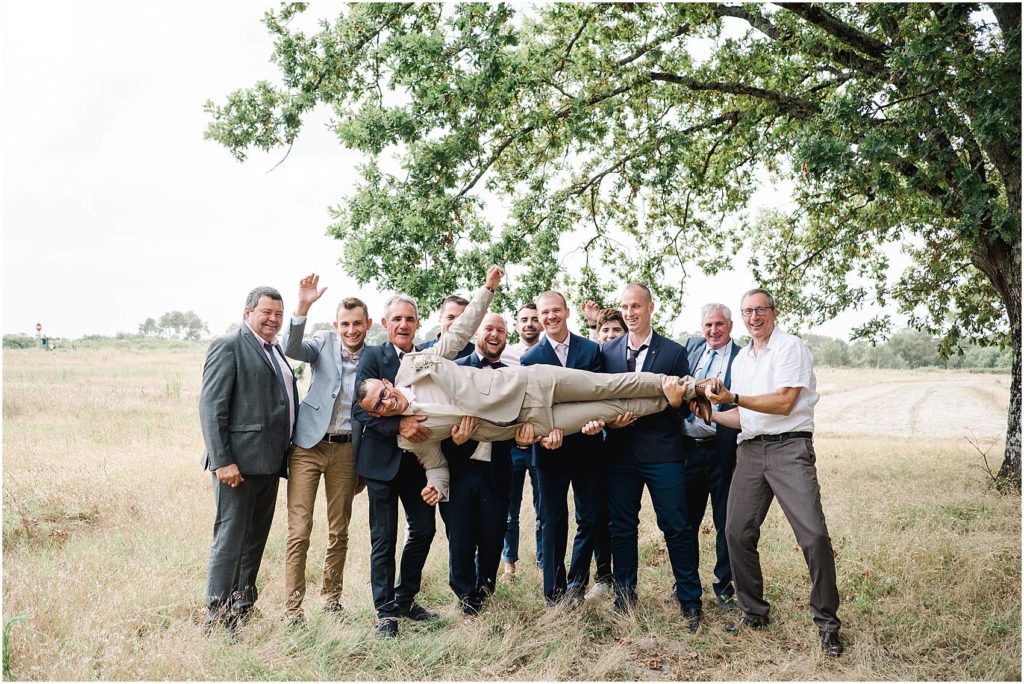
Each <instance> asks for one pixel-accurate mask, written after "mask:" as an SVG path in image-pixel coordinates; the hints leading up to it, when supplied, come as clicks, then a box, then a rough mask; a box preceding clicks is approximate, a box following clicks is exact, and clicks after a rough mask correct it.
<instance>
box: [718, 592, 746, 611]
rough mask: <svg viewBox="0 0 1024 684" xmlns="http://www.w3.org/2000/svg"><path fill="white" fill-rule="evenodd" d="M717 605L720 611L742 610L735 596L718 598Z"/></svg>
mask: <svg viewBox="0 0 1024 684" xmlns="http://www.w3.org/2000/svg"><path fill="white" fill-rule="evenodd" d="M715 605H716V606H718V609H719V610H739V609H740V606H739V604H738V603H737V602H736V597H735V596H734V595H731V594H730V595H728V596H716V597H715Z"/></svg>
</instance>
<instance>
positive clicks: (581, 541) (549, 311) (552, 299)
mask: <svg viewBox="0 0 1024 684" xmlns="http://www.w3.org/2000/svg"><path fill="white" fill-rule="evenodd" d="M536 301H537V313H538V315H539V317H540V323H541V325H542V326H543V328H544V338H543V340H541V342H540V343H539V344H537V345H535V346H533V347H531V348H530V349H529V350H527V351H526V353H524V354H523V357H522V359H521V363H522V365H524V366H534V365H548V366H561V367H563V368H575V369H577V370H585V371H590V372H592V373H600V372H601V371H603V370H604V365H603V363H602V362H601V348H600V347H599V346H598V345H597V343H596V342H592V341H590V340H588V339H587V338H585V337H581V336H579V335H576V334H574V333H572V332H570V331H569V325H568V320H569V316H570V315H571V310H570V309H569V306H568V304H567V303H566V301H565V297H564V296H563V295H562V294H561V293H560V292H543V293H541V294H539V295H537V300H536ZM600 446H601V437H600V436H597V435H595V436H588V435H584V434H576V435H570V436H568V437H565V440H564V443H563V444H562V445H561V447H559V448H557V449H553V450H547V449H544V450H541V449H537V448H536V447H535V448H534V450H533V458H534V462H535V463H536V464H537V473H538V476H539V477H538V479H539V480H540V482H539V484H540V505H541V512H542V514H543V516H544V526H543V528H542V530H541V541H542V544H543V548H544V555H543V558H544V562H543V571H544V598H545V599H546V600H547V602H548V605H554V604H556V603H557V602H559V601H561V600H563V598H564V599H565V600H567V601H569V602H573V603H577V602H579V601H581V600H582V599H583V596H584V594H585V593H586V590H587V583H588V581H589V579H590V561H591V558H593V555H594V548H595V546H596V545H597V540H598V532H599V524H600V522H601V519H602V518H603V516H602V515H601V511H602V506H601V494H602V492H603V478H604V472H603V471H602V469H601V468H599V467H598V464H597V463H596V462H595V460H594V453H595V451H597V450H599V449H600ZM570 488H571V489H572V495H573V500H574V502H575V505H576V536H575V539H574V541H573V546H572V557H571V559H570V562H569V571H568V573H567V572H566V569H565V551H566V546H567V545H568V538H569V507H568V503H567V497H568V494H569V489H570Z"/></svg>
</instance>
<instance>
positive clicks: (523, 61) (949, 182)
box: [207, 3, 1021, 490]
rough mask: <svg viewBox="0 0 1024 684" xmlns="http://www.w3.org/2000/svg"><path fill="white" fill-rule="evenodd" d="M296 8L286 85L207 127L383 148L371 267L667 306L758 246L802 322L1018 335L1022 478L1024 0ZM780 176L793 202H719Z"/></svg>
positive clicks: (358, 211)
mask: <svg viewBox="0 0 1024 684" xmlns="http://www.w3.org/2000/svg"><path fill="white" fill-rule="evenodd" d="M305 9H306V8H305V6H304V5H301V4H292V5H285V6H283V7H282V9H281V10H280V11H277V12H269V13H267V15H266V17H265V23H266V25H267V27H268V29H269V30H270V31H271V33H272V34H273V36H274V38H275V48H274V53H273V57H272V59H273V60H274V61H275V62H276V64H277V65H278V66H279V67H280V70H281V82H280V83H279V84H276V85H275V84H270V83H267V82H260V83H257V84H255V85H254V86H253V87H251V88H246V89H241V90H238V91H236V92H234V93H231V94H230V95H228V96H227V99H226V101H225V102H223V103H222V104H219V105H217V104H213V103H209V104H208V109H209V111H210V113H211V116H212V121H211V123H210V126H209V129H208V131H207V135H208V137H210V138H212V139H214V140H216V141H218V142H220V143H221V144H223V145H225V146H226V147H227V148H228V149H230V150H231V152H232V153H233V154H234V155H235V156H236V157H238V158H239V159H240V160H241V159H244V158H245V155H246V151H247V150H249V149H250V148H258V149H263V150H270V149H273V148H278V147H287V146H288V145H290V144H291V143H292V142H293V141H294V140H295V138H296V136H297V135H298V134H299V132H300V129H301V126H302V122H303V118H304V116H305V115H306V114H307V113H308V112H310V110H312V109H313V108H315V107H317V106H321V105H326V106H328V107H330V108H331V109H332V110H333V126H334V130H335V132H336V133H337V136H338V138H339V140H340V142H341V144H343V145H345V146H347V147H349V148H353V149H356V150H360V151H362V152H363V153H365V154H366V159H367V162H366V163H365V165H364V166H363V167H362V168H361V174H362V177H361V179H360V182H359V183H358V185H356V186H355V187H354V188H353V189H351V191H350V192H348V194H347V196H346V197H345V199H344V201H343V203H342V205H341V206H340V207H339V208H338V209H337V210H336V212H335V216H334V222H333V224H332V225H331V227H330V231H331V232H332V233H333V234H334V235H335V236H337V238H338V239H339V240H341V241H342V243H343V247H344V255H345V257H344V259H343V262H342V263H343V264H344V266H345V268H346V270H347V271H348V272H349V273H350V274H352V275H353V276H355V277H356V278H357V279H359V280H360V282H367V281H374V282H376V283H377V284H378V285H380V286H381V287H386V288H394V289H398V290H403V291H406V292H409V293H411V294H414V295H417V296H421V297H427V298H428V299H430V300H436V299H439V297H440V295H442V294H444V293H446V292H449V291H452V290H454V289H456V288H457V287H459V286H461V285H464V284H465V283H467V282H475V281H476V280H477V279H478V278H479V276H480V274H481V273H482V271H483V269H484V268H485V267H486V265H487V264H488V263H490V262H491V261H493V260H500V261H502V262H505V263H507V264H513V265H514V264H519V265H521V268H522V269H523V271H524V273H523V278H521V282H523V283H524V285H523V286H521V287H520V288H519V289H517V290H513V292H512V293H511V297H519V296H525V295H527V294H531V293H532V292H535V291H536V290H537V289H540V288H544V287H547V286H549V285H550V284H552V283H554V282H556V281H558V280H559V279H561V284H562V285H569V286H570V287H572V286H575V287H577V288H578V289H579V290H580V291H583V292H588V293H593V292H598V291H600V290H601V289H602V287H603V286H606V285H608V284H610V283H612V282H621V281H622V280H624V279H636V278H638V279H643V280H645V281H647V282H651V283H655V284H656V290H657V291H658V294H659V296H661V297H663V298H667V299H669V300H673V299H675V300H677V298H678V296H679V295H680V292H681V287H682V286H683V285H684V284H685V273H686V269H687V268H690V269H692V268H699V269H703V270H706V271H709V272H714V271H717V270H720V269H722V268H723V267H726V266H727V265H728V264H729V262H730V258H731V257H732V256H733V255H735V253H736V250H737V249H738V247H739V246H740V245H743V244H745V245H747V246H749V248H750V252H751V253H752V254H753V258H752V260H751V267H752V268H753V270H754V273H755V275H756V276H757V277H758V278H760V280H761V282H762V283H763V284H764V285H766V286H769V287H772V288H774V290H775V291H776V292H777V293H778V299H779V300H780V301H781V302H783V303H784V307H785V309H786V311H787V312H789V313H792V314H795V315H796V316H797V317H798V318H799V319H800V320H802V321H804V322H806V323H810V324H813V323H817V322H822V321H825V320H828V319H829V318H831V317H833V316H834V315H836V314H837V313H838V312H840V311H842V310H844V309H847V308H850V307H859V306H862V305H864V304H866V303H868V302H870V301H875V302H878V303H880V304H888V305H895V306H896V307H898V309H899V310H900V311H901V312H903V313H904V314H906V315H907V316H908V317H909V319H910V321H911V323H912V324H913V325H914V326H916V327H919V328H921V329H924V330H927V331H929V332H933V333H938V334H940V335H942V340H943V342H942V351H943V352H944V353H953V352H955V351H956V350H957V349H958V347H959V344H960V343H961V341H965V340H968V339H972V340H980V341H982V342H986V343H991V344H1004V345H1007V344H1008V345H1012V348H1013V369H1012V373H1013V377H1012V387H1011V400H1010V406H1009V414H1008V431H1007V444H1006V456H1005V461H1004V464H1003V467H1002V470H1001V473H1000V475H1001V477H1002V481H1003V482H1004V483H1005V484H1009V485H1011V486H1014V487H1016V488H1017V489H1018V490H1019V488H1020V408H1021V403H1020V399H1021V327H1020V316H1021V299H1020V297H1021V261H1020V256H1021V253H1020V237H1021V232H1020V231H1021V225H1020V199H1021V197H1020V170H1021V156H1020V152H1021V148H1020V101H1021V89H1020V85H1021V72H1020V68H1021V57H1020V5H1017V4H991V5H978V4H929V5H925V4H894V3H886V4H856V5H851V4H838V5H837V4H785V5H778V6H773V5H759V4H742V5H741V4H639V3H636V4H635V3H618V4H565V5H538V6H535V7H529V8H525V7H522V6H515V7H513V6H508V5H482V4H462V5H454V6H453V5H435V4H366V5H363V4H358V5H352V6H350V7H348V8H347V9H346V10H345V11H344V12H343V13H342V14H341V16H339V17H337V18H333V19H331V20H323V21H322V22H321V23H320V28H319V30H317V31H315V32H304V31H300V30H298V29H296V28H294V27H292V26H291V25H292V24H294V23H295V22H294V19H295V17H296V15H297V14H298V13H301V12H303V11H305ZM766 177H770V178H772V179H777V180H781V181H785V182H787V183H791V184H792V187H793V195H794V198H795V202H794V203H793V204H792V208H791V210H789V211H774V212H766V213H764V214H762V215H760V216H758V217H757V218H756V220H750V221H746V220H730V217H733V216H736V215H737V212H740V211H741V210H743V209H744V208H745V207H746V206H747V203H748V201H749V200H750V198H751V195H752V194H753V192H754V191H755V190H757V188H758V187H759V186H760V185H761V184H763V182H764V180H765V178H766ZM340 190H341V189H340ZM344 190H346V191H347V190H348V189H344ZM496 206H500V207H501V211H495V207H496ZM495 217H499V218H495ZM569 246H574V247H575V248H577V249H579V250H581V254H582V257H581V263H582V268H580V269H577V270H576V271H574V272H573V273H572V274H570V275H566V274H562V273H560V272H559V271H560V266H559V264H560V261H559V257H560V255H561V256H564V253H565V252H566V250H567V249H568V248H569ZM899 252H902V254H903V255H904V256H902V257H900V258H901V263H909V266H908V267H906V268H905V269H903V270H902V272H901V273H897V274H895V275H892V274H891V271H892V268H891V266H892V264H891V263H890V260H891V259H892V256H893V254H896V253H899ZM531 288H532V292H531ZM506 301H508V300H506ZM888 324H889V321H888V320H887V319H885V318H879V319H877V320H873V321H871V322H870V323H869V324H867V325H866V326H864V328H863V329H861V330H860V331H859V333H860V334H863V335H871V334H884V333H885V332H886V331H887V327H888ZM950 410H952V411H955V410H956V407H955V401H954V400H951V402H950Z"/></svg>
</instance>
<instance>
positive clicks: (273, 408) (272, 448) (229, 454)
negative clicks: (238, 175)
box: [199, 287, 296, 633]
mask: <svg viewBox="0 0 1024 684" xmlns="http://www.w3.org/2000/svg"><path fill="white" fill-rule="evenodd" d="M283 320H284V302H283V301H282V299H281V295H280V293H278V291H277V290H275V289H273V288H270V287H258V288H256V289H254V290H253V291H252V292H250V293H249V296H248V297H247V298H246V300H245V323H244V325H242V326H241V327H239V329H238V330H237V331H235V332H233V333H229V334H227V335H224V336H223V337H219V338H217V339H216V340H214V341H213V342H212V343H210V347H209V350H208V351H207V353H206V363H205V364H204V366H203V384H202V389H201V391H200V394H199V419H200V422H201V424H202V428H203V440H204V442H205V443H206V451H205V452H204V454H203V468H204V469H208V470H210V471H212V474H213V500H214V505H215V506H216V511H217V513H216V518H215V520H214V524H213V543H212V545H211V547H210V566H209V571H208V575H207V582H206V610H207V613H206V622H205V628H206V630H207V631H208V632H209V631H211V630H212V629H213V628H214V627H215V626H216V625H218V624H219V625H223V626H224V627H226V628H227V629H228V630H229V631H230V632H232V633H234V632H235V630H236V629H237V628H238V626H239V625H240V624H241V623H242V622H244V621H245V619H246V618H247V617H248V616H249V614H250V613H251V611H252V607H253V604H254V603H255V602H256V598H257V591H256V574H257V573H258V572H259V569H260V561H262V559H263V549H264V547H265V546H266V544H267V535H268V534H269V533H270V524H271V523H272V522H273V519H274V506H275V504H276V502H277V487H278V480H279V478H281V477H284V476H285V474H286V467H287V464H286V460H285V456H286V454H287V451H288V445H289V443H290V441H291V435H292V428H293V426H294V425H295V417H296V387H295V378H294V376H293V375H292V370H291V368H290V367H289V366H288V362H287V361H286V360H285V358H284V355H283V354H282V352H281V348H280V346H279V345H278V343H277V332H278V330H280V329H281V323H282V321H283Z"/></svg>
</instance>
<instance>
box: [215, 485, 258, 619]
mask: <svg viewBox="0 0 1024 684" xmlns="http://www.w3.org/2000/svg"><path fill="white" fill-rule="evenodd" d="M211 475H213V474H212V473H211ZM248 484H249V483H248V481H246V482H243V483H242V484H241V485H240V486H238V487H230V486H228V485H226V484H222V483H221V482H219V481H218V480H217V476H216V475H213V505H214V511H215V515H214V520H213V541H212V542H211V544H210V563H209V567H208V569H207V574H206V606H207V621H208V622H212V621H214V620H221V619H224V618H225V617H226V615H227V611H228V609H229V607H230V606H229V601H230V599H231V595H232V594H233V593H234V592H235V590H236V589H237V588H238V573H239V567H240V565H241V561H242V548H243V547H244V544H245V537H246V534H247V533H248V527H249V519H250V507H251V503H252V502H251V493H252V487H253V486H254V485H249V486H248V487H247V486H246V485H248Z"/></svg>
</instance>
